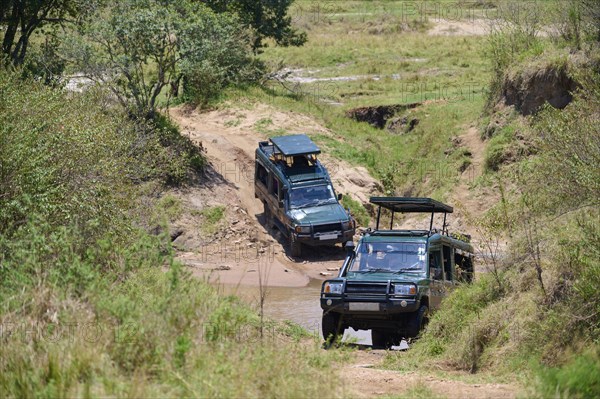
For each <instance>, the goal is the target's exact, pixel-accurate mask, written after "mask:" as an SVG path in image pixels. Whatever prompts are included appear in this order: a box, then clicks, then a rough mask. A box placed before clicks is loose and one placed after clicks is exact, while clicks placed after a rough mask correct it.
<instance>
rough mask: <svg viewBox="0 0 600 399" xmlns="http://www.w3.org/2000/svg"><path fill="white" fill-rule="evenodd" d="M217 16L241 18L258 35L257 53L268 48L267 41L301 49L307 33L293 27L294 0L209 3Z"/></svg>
mask: <svg viewBox="0 0 600 399" xmlns="http://www.w3.org/2000/svg"><path fill="white" fill-rule="evenodd" d="M202 2H203V3H205V4H207V5H208V6H209V7H210V8H211V9H213V10H214V11H215V12H218V13H223V12H229V13H234V14H237V15H238V16H239V18H240V20H241V21H242V23H243V24H244V25H246V26H249V27H252V28H253V29H254V31H255V34H256V36H255V38H254V41H253V44H252V47H253V49H254V50H255V51H257V50H258V49H260V48H261V47H263V46H264V43H263V40H264V39H266V38H271V39H273V40H275V42H276V43H277V44H279V45H281V46H301V45H303V44H304V43H305V42H306V33H304V32H299V31H297V30H296V29H294V28H293V27H292V19H291V17H290V16H288V15H287V13H288V9H289V7H290V6H291V5H292V3H293V2H294V0H205V1H202Z"/></svg>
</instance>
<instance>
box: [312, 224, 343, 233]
mask: <svg viewBox="0 0 600 399" xmlns="http://www.w3.org/2000/svg"><path fill="white" fill-rule="evenodd" d="M341 230H342V225H341V223H329V224H316V225H313V231H314V232H315V233H328V232H331V231H341Z"/></svg>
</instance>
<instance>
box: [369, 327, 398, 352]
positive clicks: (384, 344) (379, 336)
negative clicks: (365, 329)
mask: <svg viewBox="0 0 600 399" xmlns="http://www.w3.org/2000/svg"><path fill="white" fill-rule="evenodd" d="M371 342H372V343H373V348H376V349H387V348H389V347H390V346H392V345H393V342H392V336H391V334H390V333H388V332H386V331H383V330H376V329H373V330H371Z"/></svg>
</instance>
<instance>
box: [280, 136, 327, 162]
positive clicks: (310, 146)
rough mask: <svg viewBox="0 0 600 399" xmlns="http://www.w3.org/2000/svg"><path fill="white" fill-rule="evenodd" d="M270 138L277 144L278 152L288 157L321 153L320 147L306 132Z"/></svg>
mask: <svg viewBox="0 0 600 399" xmlns="http://www.w3.org/2000/svg"><path fill="white" fill-rule="evenodd" d="M269 140H270V141H271V143H273V145H274V146H275V149H276V152H280V153H281V154H283V155H284V156H286V157H293V156H299V155H312V154H314V155H316V154H320V153H321V150H320V149H319V147H317V145H316V144H315V143H313V141H312V140H311V139H310V138H309V137H308V136H307V135H305V134H293V135H290V136H280V137H272V138H270V139H269Z"/></svg>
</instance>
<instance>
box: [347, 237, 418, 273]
mask: <svg viewBox="0 0 600 399" xmlns="http://www.w3.org/2000/svg"><path fill="white" fill-rule="evenodd" d="M425 254H426V252H425V243H415V242H369V243H362V244H361V245H360V246H359V247H358V251H357V253H356V257H355V258H354V260H353V262H352V264H351V265H350V267H349V268H348V271H349V272H355V273H379V272H381V273H398V274H399V273H424V272H425V271H426V268H425Z"/></svg>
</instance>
